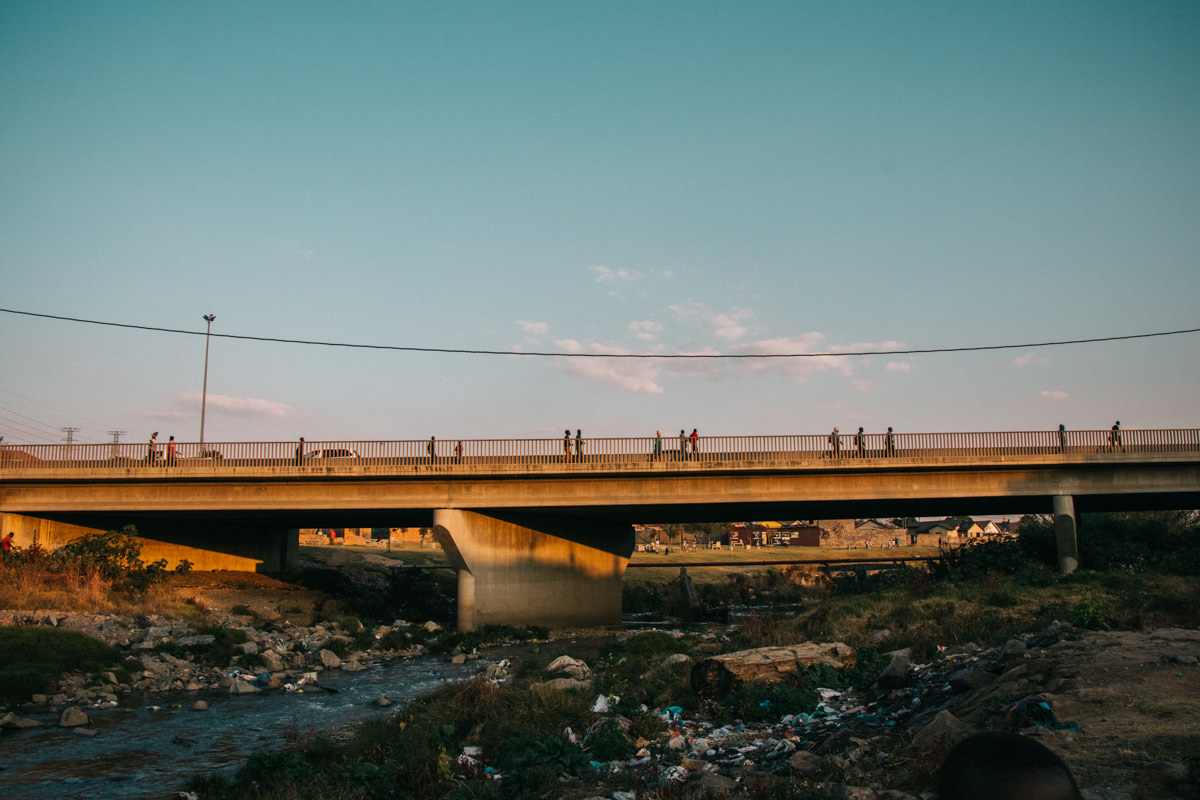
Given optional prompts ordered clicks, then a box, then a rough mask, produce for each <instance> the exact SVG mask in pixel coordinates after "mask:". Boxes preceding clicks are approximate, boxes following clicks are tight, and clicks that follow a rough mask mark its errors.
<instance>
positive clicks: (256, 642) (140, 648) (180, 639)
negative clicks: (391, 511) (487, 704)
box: [0, 610, 474, 727]
mask: <svg viewBox="0 0 1200 800" xmlns="http://www.w3.org/2000/svg"><path fill="white" fill-rule="evenodd" d="M2 626H45V627H51V628H60V629H64V630H72V631H77V632H79V633H83V634H86V635H88V636H91V637H93V638H95V639H98V640H100V641H102V642H104V643H106V644H108V645H111V646H113V647H116V648H119V649H121V650H122V651H124V653H125V654H126V659H125V663H124V665H123V666H122V667H121V668H120V669H111V670H105V671H103V672H100V673H99V674H88V673H80V672H76V673H72V674H69V675H67V676H65V677H63V678H62V679H61V680H60V681H59V684H58V687H57V691H56V692H52V693H47V694H35V695H33V696H32V697H31V698H30V700H29V702H30V703H31V704H33V705H38V706H46V705H49V706H55V707H64V708H67V707H71V708H79V707H87V706H96V705H99V704H108V705H116V704H117V703H119V702H120V698H121V696H123V695H128V694H131V693H169V692H202V691H206V690H207V691H213V690H220V691H228V692H230V693H233V694H246V693H253V692H258V691H263V690H271V689H295V688H298V687H299V686H303V685H305V684H307V685H308V686H309V687H310V690H311V688H313V687H314V685H316V686H319V675H320V674H321V673H322V672H326V671H330V670H340V671H344V672H357V671H361V670H363V669H366V667H367V664H368V663H369V662H373V661H379V660H388V659H396V658H411V657H415V656H419V655H422V654H424V652H425V646H424V645H423V644H421V643H420V642H421V641H422V640H424V639H425V638H426V637H428V636H429V635H433V634H436V633H437V632H438V631H440V630H441V626H440V625H439V624H438V623H436V622H431V621H430V622H425V623H423V624H416V623H410V622H407V621H405V620H395V621H394V622H393V623H392V624H391V625H382V626H378V627H376V628H374V629H373V630H372V631H371V632H370V635H369V637H364V636H363V635H362V631H361V628H357V626H356V625H355V624H352V625H351V627H356V628H357V629H355V630H348V629H347V628H345V627H343V625H342V624H341V623H340V622H337V621H328V622H320V623H316V624H313V625H295V624H289V623H287V622H285V621H282V620H280V621H272V622H268V623H266V624H260V623H258V622H257V621H256V620H255V619H254V617H253V615H234V614H230V615H227V616H226V617H224V619H222V620H220V622H218V623H217V624H216V625H214V624H213V622H212V620H211V619H206V620H205V621H204V623H203V624H202V625H199V624H196V623H192V622H188V621H184V620H180V619H172V618H167V617H159V616H146V617H136V618H135V617H129V616H122V615H116V614H90V613H72V612H57V611H42V610H34V611H22V610H16V611H14V610H5V611H0V627H2ZM214 628H215V629H216V630H218V631H219V634H220V635H218V634H215V633H211V632H205V631H212V630H213V629H214ZM218 639H221V640H223V641H222V642H219V641H218ZM219 644H223V645H225V646H226V647H229V648H232V658H231V659H230V661H231V662H232V663H230V664H227V665H221V666H217V665H209V664H206V663H205V661H206V660H207V656H208V654H209V653H210V652H211V650H210V649H211V648H213V647H215V646H218V645H219ZM457 657H459V658H462V659H467V658H473V657H474V656H473V655H469V656H468V655H461V656H457ZM69 718H70V719H71V720H72V721H74V723H75V724H84V723H86V720H83V721H82V722H80V720H81V717H80V716H79V715H78V714H71V715H69ZM19 725H20V719H19V717H18V715H15V714H12V713H9V715H8V716H7V717H5V718H0V727H3V726H7V727H16V726H19Z"/></svg>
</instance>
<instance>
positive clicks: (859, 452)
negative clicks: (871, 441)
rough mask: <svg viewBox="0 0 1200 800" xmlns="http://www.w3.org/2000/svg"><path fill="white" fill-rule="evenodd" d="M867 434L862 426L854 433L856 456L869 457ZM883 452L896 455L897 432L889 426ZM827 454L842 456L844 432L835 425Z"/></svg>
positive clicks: (886, 454)
mask: <svg viewBox="0 0 1200 800" xmlns="http://www.w3.org/2000/svg"><path fill="white" fill-rule="evenodd" d="M866 437H867V434H866V433H865V432H864V431H863V428H862V426H861V425H860V426H859V427H858V432H857V433H855V434H854V441H853V444H854V457H855V458H866V457H867V438H866ZM883 454H884V455H885V456H894V455H896V434H895V432H894V431H893V430H892V429H891V427H890V426H889V427H888V429H887V433H885V434H884V435H883ZM827 455H828V456H829V457H830V458H841V457H842V434H841V431H840V430H839V429H838V428H837V427H836V426H835V427H834V429H833V433H831V434H829V450H828V452H827Z"/></svg>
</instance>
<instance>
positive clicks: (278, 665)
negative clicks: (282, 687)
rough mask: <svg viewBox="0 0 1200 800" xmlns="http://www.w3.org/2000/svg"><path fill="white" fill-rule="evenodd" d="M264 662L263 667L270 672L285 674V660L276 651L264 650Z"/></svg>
mask: <svg viewBox="0 0 1200 800" xmlns="http://www.w3.org/2000/svg"><path fill="white" fill-rule="evenodd" d="M262 662H263V667H265V668H266V669H267V670H268V671H270V672H283V668H284V667H283V659H282V658H280V656H279V653H276V652H275V651H274V650H264V651H263V652H262Z"/></svg>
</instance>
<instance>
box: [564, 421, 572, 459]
mask: <svg viewBox="0 0 1200 800" xmlns="http://www.w3.org/2000/svg"><path fill="white" fill-rule="evenodd" d="M570 460H571V429H570V428H567V429H566V430H565V431H563V461H570Z"/></svg>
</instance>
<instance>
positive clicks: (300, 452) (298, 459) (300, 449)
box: [296, 436, 304, 467]
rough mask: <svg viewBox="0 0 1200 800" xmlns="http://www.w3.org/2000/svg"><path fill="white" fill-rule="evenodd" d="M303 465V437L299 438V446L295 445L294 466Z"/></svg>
mask: <svg viewBox="0 0 1200 800" xmlns="http://www.w3.org/2000/svg"><path fill="white" fill-rule="evenodd" d="M303 463H304V437H303V436H301V437H300V444H298V445H296V466H297V467H298V466H300V465H301V464H303Z"/></svg>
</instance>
